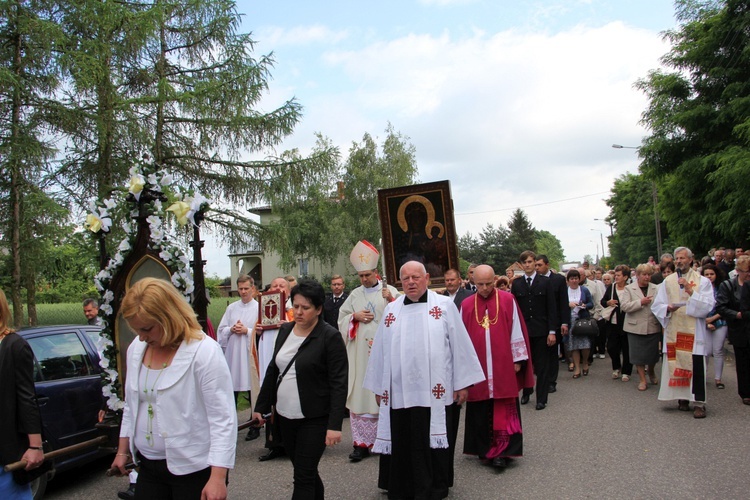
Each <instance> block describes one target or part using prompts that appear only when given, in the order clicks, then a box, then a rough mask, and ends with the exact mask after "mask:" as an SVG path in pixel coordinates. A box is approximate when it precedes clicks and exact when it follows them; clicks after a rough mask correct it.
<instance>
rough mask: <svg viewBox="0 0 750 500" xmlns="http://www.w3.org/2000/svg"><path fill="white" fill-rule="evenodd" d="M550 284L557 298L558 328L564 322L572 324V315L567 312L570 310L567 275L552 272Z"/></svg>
mask: <svg viewBox="0 0 750 500" xmlns="http://www.w3.org/2000/svg"><path fill="white" fill-rule="evenodd" d="M549 281H550V286H552V292H553V293H554V294H555V297H556V298H557V311H558V313H557V316H558V321H559V325H558V329H559V328H560V327H561V326H562V325H563V323H564V324H566V325H568V326H570V315H569V314H566V312H570V306H569V305H568V281H567V280H566V279H565V276H563V275H562V274H558V273H550V275H549Z"/></svg>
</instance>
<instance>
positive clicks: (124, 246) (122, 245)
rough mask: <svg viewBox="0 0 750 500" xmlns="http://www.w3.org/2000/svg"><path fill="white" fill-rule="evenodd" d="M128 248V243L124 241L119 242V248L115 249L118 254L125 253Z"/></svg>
mask: <svg viewBox="0 0 750 500" xmlns="http://www.w3.org/2000/svg"><path fill="white" fill-rule="evenodd" d="M130 248H131V247H130V242H129V241H128V240H127V239H124V240H122V241H121V242H120V246H119V247H118V248H117V249H118V250H119V251H120V252H127V251H128V250H130Z"/></svg>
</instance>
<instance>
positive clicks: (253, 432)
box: [245, 427, 260, 441]
mask: <svg viewBox="0 0 750 500" xmlns="http://www.w3.org/2000/svg"><path fill="white" fill-rule="evenodd" d="M259 437H260V429H258V428H257V427H250V430H248V431H247V436H245V441H252V440H253V439H258V438H259Z"/></svg>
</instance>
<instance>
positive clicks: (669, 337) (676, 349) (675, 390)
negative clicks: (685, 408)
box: [651, 269, 714, 400]
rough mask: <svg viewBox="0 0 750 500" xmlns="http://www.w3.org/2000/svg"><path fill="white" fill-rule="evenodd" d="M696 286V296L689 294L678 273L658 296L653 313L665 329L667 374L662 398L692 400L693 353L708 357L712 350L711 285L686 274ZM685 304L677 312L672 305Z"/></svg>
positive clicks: (705, 280)
mask: <svg viewBox="0 0 750 500" xmlns="http://www.w3.org/2000/svg"><path fill="white" fill-rule="evenodd" d="M684 277H685V279H686V280H687V281H688V282H689V283H693V284H694V287H693V294H692V295H688V293H687V292H685V290H684V288H680V285H679V284H678V283H677V280H678V276H677V274H676V273H674V274H671V275H669V276H667V278H666V279H665V280H664V282H663V283H662V285H661V286H660V287H659V291H658V292H657V294H656V296H655V297H654V303H653V304H652V306H651V311H652V312H653V313H654V316H656V318H657V319H658V320H659V322H660V323H661V325H662V326H663V327H664V352H665V353H666V363H665V364H664V368H663V372H665V373H666V374H667V377H666V381H664V378H663V379H662V380H663V382H662V384H661V386H660V389H659V399H661V400H671V399H692V396H691V394H692V391H691V384H692V378H693V354H695V355H700V356H705V355H707V354H709V352H708V351H709V350H710V348H709V347H707V345H706V339H707V332H706V321H705V320H706V316H707V315H708V313H709V312H710V311H711V309H713V307H714V294H713V288H712V285H711V282H710V281H709V280H708V279H707V278H704V277H702V276H701V275H700V274H698V273H697V272H695V271H693V270H692V269H691V270H690V271H689V272H688V273H686V274H685V275H684ZM670 304H672V305H681V307H680V308H679V309H677V310H676V311H673V312H671V313H670V312H669V311H668V310H667V308H668V306H669V305H670Z"/></svg>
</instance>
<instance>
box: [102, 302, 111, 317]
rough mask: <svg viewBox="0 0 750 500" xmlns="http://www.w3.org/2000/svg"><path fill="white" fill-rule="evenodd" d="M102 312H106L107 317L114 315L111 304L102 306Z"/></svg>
mask: <svg viewBox="0 0 750 500" xmlns="http://www.w3.org/2000/svg"><path fill="white" fill-rule="evenodd" d="M101 310H102V311H104V314H106V315H107V316H110V315H111V314H112V306H110V305H109V304H102V306H101Z"/></svg>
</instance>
